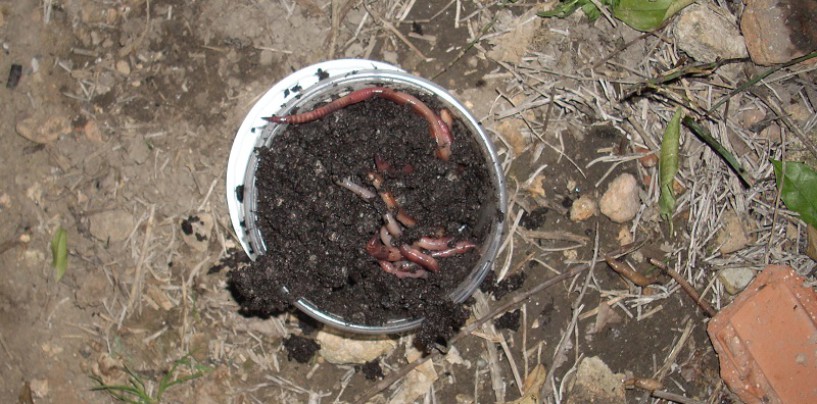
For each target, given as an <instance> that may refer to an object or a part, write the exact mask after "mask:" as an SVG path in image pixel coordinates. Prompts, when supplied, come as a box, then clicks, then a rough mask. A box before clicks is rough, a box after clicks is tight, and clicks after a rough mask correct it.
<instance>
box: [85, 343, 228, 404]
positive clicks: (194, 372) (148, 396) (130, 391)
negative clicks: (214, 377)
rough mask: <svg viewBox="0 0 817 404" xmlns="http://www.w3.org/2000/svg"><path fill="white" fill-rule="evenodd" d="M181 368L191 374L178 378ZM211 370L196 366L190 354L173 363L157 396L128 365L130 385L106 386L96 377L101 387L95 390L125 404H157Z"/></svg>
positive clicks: (157, 390) (158, 388)
mask: <svg viewBox="0 0 817 404" xmlns="http://www.w3.org/2000/svg"><path fill="white" fill-rule="evenodd" d="M179 366H184V367H187V368H189V369H190V370H189V371H190V374H189V375H186V376H181V377H178V376H176V371H177V370H178V368H179ZM211 370H212V369H211V368H210V367H208V366H204V365H194V364H193V361H192V360H191V357H190V355H189V354H188V355H185V356H184V357H182V358H181V359H178V360H176V361H175V362H173V366H171V367H170V370H168V371H167V373H165V375H164V377H162V379H161V380H160V381H159V385H158V387H157V388H156V393H155V395H154V394H152V392H151V391H150V390H151V389H149V388H148V386H147V385H146V383H145V381H144V380H143V378H142V376H141V375H139V374H138V373H136V372H134V371H133V370H131V369H130V368H129V367H128V366H127V365H126V366H125V372H126V373H127V374H128V385H106V384H105V383H104V382H103V381H102V379H100V378H99V377H94V380H96V381H97V383H99V386H97V387H94V388H93V390H94V391H104V392H107V393H108V394H110V395H111V396H112V397H113V398H115V399H117V400H119V401H122V402H125V403H133V404H157V403H160V402H161V401H162V395H164V393H165V391H167V389H169V388H171V387H173V386H176V385H179V384H182V383H185V382H187V381H190V380H194V379H198V378H200V377H202V376H204V375H206V374H207V373H209V372H210V371H211Z"/></svg>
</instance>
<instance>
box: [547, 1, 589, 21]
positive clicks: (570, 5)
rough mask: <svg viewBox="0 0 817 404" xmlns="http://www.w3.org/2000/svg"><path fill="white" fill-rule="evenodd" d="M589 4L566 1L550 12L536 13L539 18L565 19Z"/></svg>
mask: <svg viewBox="0 0 817 404" xmlns="http://www.w3.org/2000/svg"><path fill="white" fill-rule="evenodd" d="M587 3H590V4H592V3H591V2H590V1H589V0H568V1H564V2H560V3H559V5H558V6H556V7H554V8H553V9H552V10H548V11H540V12H538V13H536V15H538V16H539V17H545V18H549V17H557V18H565V17H567V16H569V15H571V14H573V13H574V12H575V11H576V10H578V9H579V7H582V6H583V5H584V4H587Z"/></svg>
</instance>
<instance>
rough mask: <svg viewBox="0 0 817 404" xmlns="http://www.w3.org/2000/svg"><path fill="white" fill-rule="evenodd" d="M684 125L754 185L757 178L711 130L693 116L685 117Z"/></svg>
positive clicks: (742, 177) (748, 182)
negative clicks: (753, 176) (747, 170)
mask: <svg viewBox="0 0 817 404" xmlns="http://www.w3.org/2000/svg"><path fill="white" fill-rule="evenodd" d="M684 125H686V126H687V127H688V128H689V129H690V130H692V133H694V134H695V136H697V137H698V139H701V140H702V141H703V142H704V143H706V144H707V146H709V147H711V148H712V150H715V153H718V155H720V156H721V158H722V159H723V160H724V161H726V164H729V167H731V168H732V170H734V171H735V174H737V175H738V178H740V180H741V181H743V183H744V184H746V185H747V186H750V187H751V186H752V185H754V184H755V180H754V179H753V178H752V177H751V176H749V173H748V172H746V170H745V169H744V168H743V166H742V165H741V164H740V161H738V159H736V158H735V156H734V155H732V153H730V152H729V150H727V149H726V148H725V147H723V145H722V144H721V143H720V142H718V140H717V139H715V138H714V137H713V136H712V134H711V133H709V131H708V130H707V129H706V128H704V127H703V126H701V124H699V123H698V122H697V121H695V120H694V119H692V117H689V116H687V117H684Z"/></svg>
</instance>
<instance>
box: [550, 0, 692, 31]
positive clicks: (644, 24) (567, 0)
mask: <svg viewBox="0 0 817 404" xmlns="http://www.w3.org/2000/svg"><path fill="white" fill-rule="evenodd" d="M694 1H695V0H599V1H598V2H593V1H592V0H562V1H561V2H560V3H559V5H558V6H556V7H555V8H554V9H553V10H549V11H543V12H540V13H539V14H538V15H539V16H540V17H558V18H565V17H567V16H569V15H571V14H573V13H574V12H575V11H576V10H578V9H580V8H581V9H582V11H583V12H584V14H585V15H586V16H587V18H588V19H589V20H590V21H595V20H596V19H598V18H599V17H600V16H601V10H599V9H598V7H597V6H596V4H601V5H602V6H606V7H608V8H609V9H610V11H612V14H613V17H615V18H617V19H619V20H621V21H623V22H624V23H625V24H627V25H629V26H630V27H633V28H635V29H637V30H639V31H652V30H654V29H656V28H658V27H660V26H661V25H662V24H663V23H664V21H666V20H668V19H669V18H670V17H672V16H673V15H674V14H675V13H677V12H678V11H680V10H681V9H683V8H684V7H686V6H688V5H690V4H692V3H693V2H694Z"/></svg>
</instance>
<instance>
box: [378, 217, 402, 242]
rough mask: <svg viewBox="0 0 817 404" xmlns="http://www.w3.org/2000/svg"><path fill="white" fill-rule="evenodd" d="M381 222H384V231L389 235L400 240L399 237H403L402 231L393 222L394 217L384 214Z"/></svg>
mask: <svg viewBox="0 0 817 404" xmlns="http://www.w3.org/2000/svg"><path fill="white" fill-rule="evenodd" d="M383 220H384V221H385V222H386V230H388V231H389V234H391V235H392V236H394V237H396V238H400V236H402V235H403V230H402V229H400V225H399V224H398V223H397V221H396V220H394V215H392V214H391V213H388V212H386V214H384V215H383Z"/></svg>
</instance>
